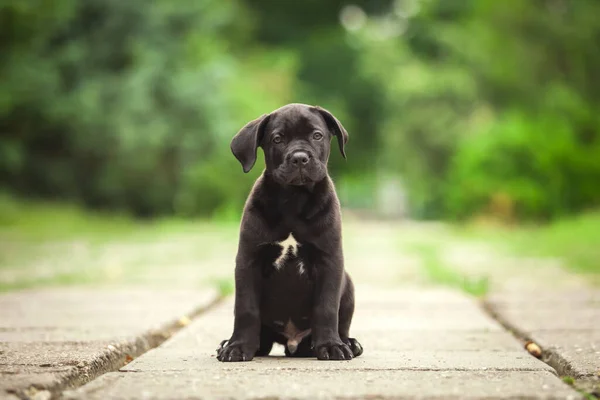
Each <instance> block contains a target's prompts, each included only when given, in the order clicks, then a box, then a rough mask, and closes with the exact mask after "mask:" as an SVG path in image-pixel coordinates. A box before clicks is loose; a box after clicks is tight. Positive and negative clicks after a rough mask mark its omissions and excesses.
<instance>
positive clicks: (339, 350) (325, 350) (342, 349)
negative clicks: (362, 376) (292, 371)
mask: <svg viewBox="0 0 600 400" xmlns="http://www.w3.org/2000/svg"><path fill="white" fill-rule="evenodd" d="M315 353H316V354H317V358H318V359H319V360H352V350H350V347H348V345H346V344H345V343H342V342H341V341H337V342H327V343H324V344H320V345H316V346H315Z"/></svg>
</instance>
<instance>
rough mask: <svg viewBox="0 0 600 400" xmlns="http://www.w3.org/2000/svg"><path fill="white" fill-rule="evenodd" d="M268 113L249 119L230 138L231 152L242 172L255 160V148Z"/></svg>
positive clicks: (261, 134) (250, 166)
mask: <svg viewBox="0 0 600 400" xmlns="http://www.w3.org/2000/svg"><path fill="white" fill-rule="evenodd" d="M269 117H270V114H264V115H263V116H262V117H260V118H257V119H255V120H254V121H250V122H248V123H247V124H246V126H244V127H243V128H242V129H240V131H239V132H238V133H237V135H235V136H234V137H233V139H232V140H231V146H230V147H231V152H232V153H233V155H234V156H235V158H237V159H238V161H239V162H240V164H242V168H243V169H244V172H246V173H247V172H248V171H250V170H251V169H252V167H253V166H254V163H255V162H256V149H257V148H258V144H259V143H260V141H261V140H262V137H263V133H264V129H265V126H266V125H267V122H268V121H269Z"/></svg>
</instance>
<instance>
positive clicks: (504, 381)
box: [64, 364, 582, 400]
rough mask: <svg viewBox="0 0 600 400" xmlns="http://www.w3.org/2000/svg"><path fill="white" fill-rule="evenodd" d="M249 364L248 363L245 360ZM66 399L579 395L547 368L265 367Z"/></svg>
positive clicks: (129, 379)
mask: <svg viewBox="0 0 600 400" xmlns="http://www.w3.org/2000/svg"><path fill="white" fill-rule="evenodd" d="M248 365H249V364H248ZM64 398H65V399H71V400H72V399H90V400H93V399H108V398H110V399H114V400H126V399H127V400H129V399H515V398H521V399H525V398H526V399H580V398H582V397H581V396H580V395H578V393H577V392H574V391H573V390H572V389H571V388H570V387H568V386H567V385H565V384H564V383H562V382H561V381H560V380H559V379H557V378H556V377H555V376H554V375H552V374H551V373H549V372H547V371H534V372H528V373H527V374H523V373H522V372H514V371H475V372H474V371H398V370H383V371H382V370H375V371H369V370H354V371H346V370H343V371H339V370H335V369H331V370H329V371H318V373H317V372H316V371H313V370H301V371H298V370H289V369H280V370H277V371H273V370H268V371H262V372H251V373H242V372H238V373H236V374H232V373H231V372H230V371H229V370H222V371H221V372H215V371H145V372H134V373H110V374H106V375H103V376H101V377H100V378H99V379H97V380H95V381H93V382H91V383H89V384H88V385H86V386H85V387H83V388H80V389H78V390H75V391H70V392H67V393H65V396H64Z"/></svg>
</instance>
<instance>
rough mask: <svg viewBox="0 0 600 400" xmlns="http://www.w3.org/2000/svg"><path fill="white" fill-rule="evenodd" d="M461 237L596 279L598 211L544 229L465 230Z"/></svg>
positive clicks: (599, 244)
mask: <svg viewBox="0 0 600 400" xmlns="http://www.w3.org/2000/svg"><path fill="white" fill-rule="evenodd" d="M465 233H466V235H467V236H468V237H470V238H477V239H484V240H487V241H490V242H492V243H497V244H499V245H500V246H502V247H504V248H506V249H507V250H508V251H509V252H512V253H515V254H517V255H522V256H532V257H552V258H558V259H560V260H562V261H563V262H564V265H565V267H567V268H568V269H570V270H572V271H574V272H578V273H582V274H587V275H590V276H592V277H596V278H597V277H598V276H600V211H593V212H587V213H583V214H580V215H578V216H575V217H571V218H567V219H563V220H557V221H555V222H553V223H550V224H548V225H540V226H532V225H529V226H517V227H512V228H509V227H497V226H496V227H493V228H484V227H469V228H467V229H466V231H465Z"/></svg>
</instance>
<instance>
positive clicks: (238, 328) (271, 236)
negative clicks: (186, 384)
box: [217, 104, 363, 361]
mask: <svg viewBox="0 0 600 400" xmlns="http://www.w3.org/2000/svg"><path fill="white" fill-rule="evenodd" d="M334 137H335V138H336V140H337V144H338V146H339V149H340V152H341V153H342V156H343V157H344V158H346V154H345V151H344V146H345V144H346V142H347V140H348V133H347V132H346V130H345V129H344V127H343V126H342V124H341V123H340V122H339V121H338V120H337V119H336V118H335V117H334V116H333V115H332V114H331V113H330V112H329V111H327V110H325V109H323V108H320V107H313V106H308V105H304V104H289V105H286V106H284V107H282V108H279V109H277V110H275V111H273V112H272V113H270V114H266V115H263V116H262V117H260V118H258V119H256V120H254V121H250V122H249V123H248V124H247V125H246V126H244V127H243V128H242V129H241V130H240V131H239V132H238V133H237V135H235V137H234V138H233V140H232V142H231V150H232V152H233V155H234V156H235V157H236V158H237V159H238V160H239V162H240V163H241V164H242V167H243V170H244V172H248V171H250V169H251V168H252V167H253V166H254V163H255V162H256V152H257V149H258V147H262V149H263V152H264V155H265V163H266V169H265V170H264V172H263V173H262V175H261V176H260V177H259V178H258V180H257V181H256V183H255V184H254V187H253V188H252V191H251V193H250V196H249V197H248V199H247V201H246V205H245V207H244V214H243V217H242V222H241V227H240V236H239V247H238V253H237V257H236V266H235V309H234V315H235V316H234V326H233V334H232V335H231V338H230V339H229V340H223V341H222V342H221V344H220V346H219V348H218V350H217V358H218V359H219V360H220V361H250V360H252V359H253V358H254V356H266V355H268V354H269V353H270V351H271V348H272V347H273V343H275V342H276V343H280V344H282V345H284V346H285V354H286V355H287V356H290V357H317V358H318V359H320V360H350V359H352V358H353V357H357V356H359V355H360V354H362V351H363V349H362V346H361V345H360V343H359V342H358V341H357V340H356V339H353V338H350V335H349V330H350V323H351V321H352V314H353V313H354V286H353V284H352V281H351V280H350V276H349V275H348V274H347V273H346V271H345V270H344V257H343V253H342V237H341V215H340V204H339V200H338V197H337V195H336V193H335V188H334V186H333V182H332V181H331V179H330V178H329V175H328V173H327V160H328V159H329V150H330V143H331V139H332V138H334Z"/></svg>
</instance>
